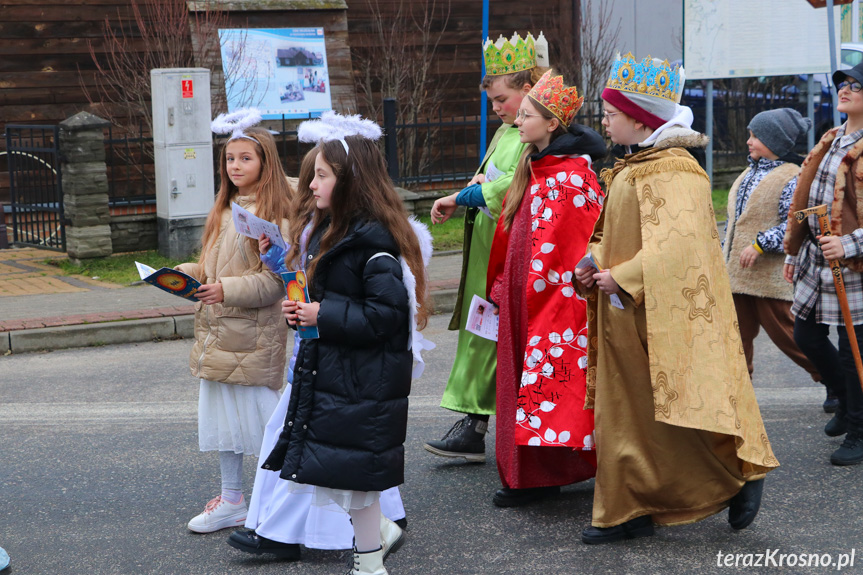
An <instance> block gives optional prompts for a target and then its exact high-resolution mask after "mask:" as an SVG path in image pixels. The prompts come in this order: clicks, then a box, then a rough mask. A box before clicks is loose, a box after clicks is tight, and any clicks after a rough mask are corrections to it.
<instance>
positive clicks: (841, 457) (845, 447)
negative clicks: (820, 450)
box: [830, 429, 863, 465]
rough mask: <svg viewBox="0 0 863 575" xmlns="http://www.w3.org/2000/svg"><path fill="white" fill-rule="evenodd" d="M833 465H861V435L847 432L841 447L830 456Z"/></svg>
mask: <svg viewBox="0 0 863 575" xmlns="http://www.w3.org/2000/svg"><path fill="white" fill-rule="evenodd" d="M830 463H832V464H833V465H857V464H859V463H863V433H861V432H860V431H858V430H856V429H850V430H848V435H846V436H845V440H844V441H843V442H842V445H841V446H840V447H839V449H837V450H836V451H834V452H833V455H831V456H830Z"/></svg>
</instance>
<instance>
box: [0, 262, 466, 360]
mask: <svg viewBox="0 0 863 575" xmlns="http://www.w3.org/2000/svg"><path fill="white" fill-rule="evenodd" d="M65 257H66V256H65V254H62V253H58V252H52V251H48V250H40V249H35V248H12V249H6V250H0V355H2V354H5V353H10V352H12V353H20V352H25V351H38V350H52V349H62V348H66V347H82V346H88V345H100V344H105V343H132V342H136V341H147V340H152V339H164V338H173V337H191V336H192V323H193V322H192V317H193V315H194V313H195V310H194V306H193V305H192V304H190V303H187V302H186V301H184V300H181V299H179V298H177V297H175V296H172V295H170V294H167V293H165V292H163V291H161V290H158V289H155V288H153V287H152V286H148V285H140V286H121V285H117V284H113V283H110V282H105V281H101V280H99V279H94V278H90V277H86V276H64V275H62V274H61V273H60V272H59V270H58V268H57V267H56V266H52V265H49V264H46V263H45V261H46V260H48V259H56V258H65ZM461 262H462V255H461V252H444V253H442V254H439V255H436V256H435V257H433V258H432V262H431V264H430V265H429V280H430V281H429V288H430V291H431V293H432V295H433V297H434V300H435V307H436V310H437V311H438V312H439V313H449V312H451V311H452V308H453V305H454V303H455V294H456V291H457V289H458V282H459V277H460V273H461Z"/></svg>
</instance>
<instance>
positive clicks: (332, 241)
mask: <svg viewBox="0 0 863 575" xmlns="http://www.w3.org/2000/svg"><path fill="white" fill-rule="evenodd" d="M345 142H346V143H347V144H348V148H349V149H350V153H347V152H345V149H344V147H343V146H342V144H341V142H339V141H338V140H333V141H330V142H323V143H321V144H320V146H319V148H320V154H321V159H322V160H324V161H325V162H326V163H327V164H329V165H330V167H331V168H332V170H333V173H334V174H335V176H336V184H335V187H334V188H333V192H332V195H331V196H330V207H329V208H327V209H326V210H317V209H316V210H315V215H314V224H313V229H312V233H313V234H314V233H315V231H316V230H317V229H318V228H320V227H321V226H324V225H326V220H327V216H330V217H329V220H330V223H329V227H328V228H327V229H326V231H325V232H324V235H323V237H322V238H321V249H320V251H319V252H318V255H317V256H315V258H314V259H313V260H312V261H311V262H310V263H309V266H308V268H307V270H306V275H307V276H308V278H309V280H308V281H309V282H311V281H312V278H313V277H314V273H315V267H316V266H317V264H318V261H319V260H320V258H321V256H322V255H323V254H324V253H326V252H327V251H328V250H330V249H331V248H332V247H333V246H335V245H336V244H337V243H338V242H339V241H340V240H341V239H343V238H344V237H345V235H346V234H347V232H348V228H349V227H350V224H351V222H352V221H353V220H355V219H357V218H361V219H365V220H372V221H378V222H380V223H381V224H382V225H383V226H384V227H385V228H386V229H387V230H389V232H390V233H391V234H392V236H393V238H394V239H395V241H396V245H397V246H398V248H399V253H400V255H401V256H402V257H403V258H404V259H405V261H406V262H407V264H408V266H409V267H410V269H411V272H413V274H414V277H415V278H416V299H417V303H418V304H419V313H418V314H417V328H418V329H422V328H424V327H425V325H426V323H427V320H428V315H429V307H428V298H427V295H428V294H427V293H426V290H427V283H426V282H427V278H426V270H425V265H424V263H423V257H422V251H421V250H420V244H419V240H418V239H417V237H416V234H415V233H414V230H413V227H412V226H411V224H410V222H409V221H408V214H407V212H406V211H405V208H404V204H403V203H402V199H401V197H400V196H399V194H398V192H396V190H395V188H394V187H393V184H392V181H391V180H390V178H389V175H388V174H387V168H386V164H385V162H384V157H383V155H382V154H381V152H380V150H379V149H378V147H377V144H375V142H373V141H371V140H369V139H367V138H363V137H361V136H348V137H346V138H345ZM411 313H412V310H411Z"/></svg>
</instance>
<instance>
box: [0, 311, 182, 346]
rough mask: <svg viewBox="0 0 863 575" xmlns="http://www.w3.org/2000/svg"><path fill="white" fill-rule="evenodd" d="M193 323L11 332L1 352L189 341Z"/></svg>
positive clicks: (0, 342) (138, 322) (1, 338)
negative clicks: (169, 340)
mask: <svg viewBox="0 0 863 575" xmlns="http://www.w3.org/2000/svg"><path fill="white" fill-rule="evenodd" d="M193 323H194V316H179V317H158V318H150V319H134V320H126V321H111V322H103V323H91V324H82V325H64V326H57V327H46V328H39V329H26V330H20V331H10V332H6V333H3V334H0V352H2V353H4V354H5V353H9V352H11V353H27V352H33V351H52V350H55V349H67V348H72V347H91V346H99V345H108V344H117V343H137V342H142V341H152V340H154V339H175V338H178V337H190V335H191V333H192V332H193Z"/></svg>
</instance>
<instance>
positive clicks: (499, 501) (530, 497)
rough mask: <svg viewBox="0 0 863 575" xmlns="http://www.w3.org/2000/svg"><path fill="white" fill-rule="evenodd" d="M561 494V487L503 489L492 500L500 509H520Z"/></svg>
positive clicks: (496, 492)
mask: <svg viewBox="0 0 863 575" xmlns="http://www.w3.org/2000/svg"><path fill="white" fill-rule="evenodd" d="M559 493H560V487H558V486H556V485H555V486H553V487H531V488H529V489H510V488H509V487H502V488H501V489H498V490H497V491H495V493H494V497H492V498H491V500H492V501H493V502H494V504H495V505H497V506H498V507H519V506H521V505H527V504H528V503H533V502H534V501H539V500H540V499H545V498H546V497H554V496H555V495H557V494H559Z"/></svg>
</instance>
